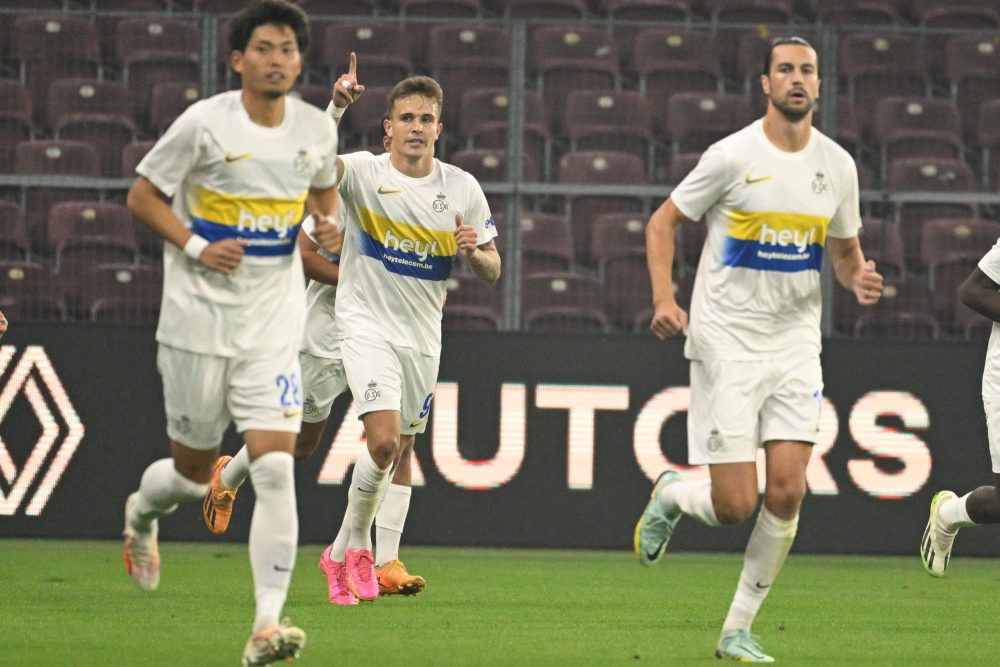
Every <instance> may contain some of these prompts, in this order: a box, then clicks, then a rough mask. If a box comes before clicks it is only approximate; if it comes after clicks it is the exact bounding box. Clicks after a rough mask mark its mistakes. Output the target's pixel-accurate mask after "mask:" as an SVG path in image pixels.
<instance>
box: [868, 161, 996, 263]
mask: <svg viewBox="0 0 1000 667" xmlns="http://www.w3.org/2000/svg"><path fill="white" fill-rule="evenodd" d="M975 180H976V179H975V175H974V174H973V173H972V169H971V168H970V167H969V166H968V165H967V164H965V163H964V162H961V161H959V160H953V159H945V158H900V159H898V160H893V161H892V162H891V163H889V169H888V177H887V180H886V188H887V189H888V190H889V191H890V192H910V193H927V192H974V191H975ZM977 212H978V206H976V205H975V204H965V203H942V202H897V203H896V205H895V215H896V220H897V221H898V222H899V224H900V225H901V232H902V235H903V240H904V244H903V247H904V250H905V253H906V263H907V266H910V267H913V266H918V262H919V259H920V257H919V255H920V238H921V231H920V230H921V227H922V226H923V224H924V223H925V222H926V221H927V220H932V219H935V218H962V217H967V218H971V217H975V216H976V214H977Z"/></svg>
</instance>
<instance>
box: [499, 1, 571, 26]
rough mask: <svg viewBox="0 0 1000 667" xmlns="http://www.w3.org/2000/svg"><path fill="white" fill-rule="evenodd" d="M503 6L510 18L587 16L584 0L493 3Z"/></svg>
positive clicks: (568, 18)
mask: <svg viewBox="0 0 1000 667" xmlns="http://www.w3.org/2000/svg"><path fill="white" fill-rule="evenodd" d="M493 4H498V5H499V6H501V7H504V8H505V9H506V11H507V16H508V17H509V18H512V19H555V20H571V21H572V20H577V19H582V18H585V17H586V16H587V3H586V1H585V0H506V2H499V3H496V2H495V3H493Z"/></svg>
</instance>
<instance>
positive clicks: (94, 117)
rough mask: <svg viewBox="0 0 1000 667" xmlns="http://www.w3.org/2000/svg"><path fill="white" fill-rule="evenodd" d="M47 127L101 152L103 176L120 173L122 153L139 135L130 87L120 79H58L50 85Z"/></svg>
mask: <svg viewBox="0 0 1000 667" xmlns="http://www.w3.org/2000/svg"><path fill="white" fill-rule="evenodd" d="M45 106H46V110H45V112H46V119H45V122H46V126H47V127H49V128H52V129H53V130H54V134H53V136H54V138H56V139H71V140H76V141H85V142H87V143H89V144H91V145H92V146H94V147H95V148H96V149H97V151H98V153H100V155H101V171H100V174H101V175H103V176H109V177H113V176H117V175H118V169H119V162H120V160H121V152H122V150H123V149H124V148H125V146H126V145H127V144H128V143H130V142H132V141H134V140H135V138H136V132H137V128H136V126H135V123H134V122H133V121H132V115H131V113H130V102H129V94H128V89H127V88H126V87H125V86H124V84H122V83H120V82H117V81H97V80H93V79H58V80H56V81H54V82H52V85H51V86H50V87H49V94H48V98H47V102H46V105H45Z"/></svg>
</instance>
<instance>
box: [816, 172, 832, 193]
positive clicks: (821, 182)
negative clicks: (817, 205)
mask: <svg viewBox="0 0 1000 667" xmlns="http://www.w3.org/2000/svg"><path fill="white" fill-rule="evenodd" d="M828 188H829V185H828V184H827V182H826V176H825V175H823V172H822V171H817V172H816V178H814V179H813V182H812V189H813V192H815V193H816V194H818V195H825V194H826V191H827V189H828Z"/></svg>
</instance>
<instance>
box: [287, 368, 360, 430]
mask: <svg viewBox="0 0 1000 667" xmlns="http://www.w3.org/2000/svg"><path fill="white" fill-rule="evenodd" d="M299 364H300V365H301V366H302V391H303V394H302V395H303V396H304V397H305V400H303V401H302V421H304V422H308V423H310V424H315V423H316V422H321V421H324V420H326V418H327V417H329V416H330V408H331V407H333V401H334V400H335V399H336V398H337V397H338V396H340V395H341V394H343V393H344V392H345V391H347V389H348V387H347V373H345V372H344V362H343V360H341V359H330V358H327V357H317V356H316V355H313V354H309V353H308V352H305V351H303V352H299Z"/></svg>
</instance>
